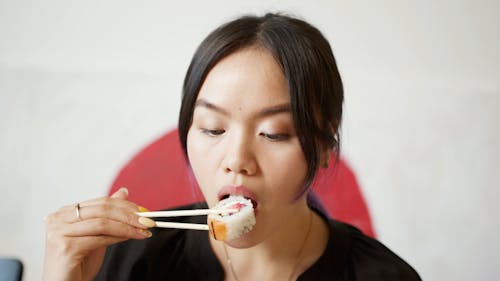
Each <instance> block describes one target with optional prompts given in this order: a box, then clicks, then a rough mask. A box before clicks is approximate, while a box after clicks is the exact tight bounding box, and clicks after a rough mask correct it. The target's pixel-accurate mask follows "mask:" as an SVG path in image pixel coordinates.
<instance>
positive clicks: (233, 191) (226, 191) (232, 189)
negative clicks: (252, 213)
mask: <svg viewBox="0 0 500 281" xmlns="http://www.w3.org/2000/svg"><path fill="white" fill-rule="evenodd" d="M229 195H240V196H243V197H245V198H247V199H250V200H251V201H252V204H253V207H254V210H256V209H257V207H258V205H259V203H258V202H259V200H258V198H257V195H256V194H255V193H253V192H252V191H250V189H248V187H246V186H244V185H239V186H234V185H226V186H224V187H222V188H221V189H220V190H219V192H218V193H217V199H218V200H219V201H221V200H222V199H223V198H224V197H226V196H229Z"/></svg>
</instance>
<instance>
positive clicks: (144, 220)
mask: <svg viewBox="0 0 500 281" xmlns="http://www.w3.org/2000/svg"><path fill="white" fill-rule="evenodd" d="M139 223H140V224H142V225H144V226H147V227H154V226H156V223H155V221H154V220H152V219H150V218H145V217H140V218H139Z"/></svg>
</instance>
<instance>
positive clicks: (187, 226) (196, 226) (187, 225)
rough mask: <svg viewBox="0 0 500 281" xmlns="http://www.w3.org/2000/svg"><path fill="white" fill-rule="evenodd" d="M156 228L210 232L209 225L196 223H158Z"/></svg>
mask: <svg viewBox="0 0 500 281" xmlns="http://www.w3.org/2000/svg"><path fill="white" fill-rule="evenodd" d="M156 227H161V228H178V229H194V230H208V225H206V224H196V223H181V222H164V221H157V222H156Z"/></svg>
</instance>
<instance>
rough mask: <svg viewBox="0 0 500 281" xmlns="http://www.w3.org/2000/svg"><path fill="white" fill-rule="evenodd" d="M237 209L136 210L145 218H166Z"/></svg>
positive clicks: (225, 212)
mask: <svg viewBox="0 0 500 281" xmlns="http://www.w3.org/2000/svg"><path fill="white" fill-rule="evenodd" d="M236 212H238V209H196V210H175V211H159V212H137V213H136V214H137V215H138V216H140V217H147V218H159V217H163V218H167V217H184V216H203V215H209V214H222V215H224V214H230V213H236Z"/></svg>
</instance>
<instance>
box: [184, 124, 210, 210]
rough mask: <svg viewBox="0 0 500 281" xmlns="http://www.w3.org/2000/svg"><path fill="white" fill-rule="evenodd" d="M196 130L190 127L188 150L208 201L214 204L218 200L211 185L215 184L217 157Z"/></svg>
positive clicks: (196, 176) (193, 168) (199, 183)
mask: <svg viewBox="0 0 500 281" xmlns="http://www.w3.org/2000/svg"><path fill="white" fill-rule="evenodd" d="M199 134H200V133H199V132H197V131H196V130H193V129H190V130H189V132H188V135H187V152H188V158H189V163H190V165H191V169H192V170H193V174H194V176H195V178H196V181H197V183H198V185H199V186H200V189H201V191H202V193H203V196H205V199H206V201H207V203H208V204H209V205H210V206H212V204H215V203H216V202H217V200H216V198H217V195H216V192H215V191H213V190H212V189H211V188H210V187H212V186H214V183H213V182H212V180H214V177H213V175H214V173H215V171H214V169H215V167H217V165H215V162H214V160H215V158H214V157H213V155H210V152H211V151H213V150H211V149H209V148H208V144H207V142H206V141H204V140H202V136H200V135H199Z"/></svg>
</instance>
